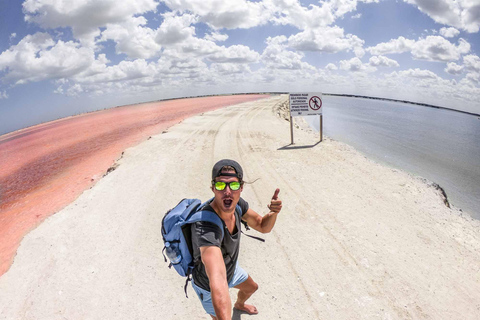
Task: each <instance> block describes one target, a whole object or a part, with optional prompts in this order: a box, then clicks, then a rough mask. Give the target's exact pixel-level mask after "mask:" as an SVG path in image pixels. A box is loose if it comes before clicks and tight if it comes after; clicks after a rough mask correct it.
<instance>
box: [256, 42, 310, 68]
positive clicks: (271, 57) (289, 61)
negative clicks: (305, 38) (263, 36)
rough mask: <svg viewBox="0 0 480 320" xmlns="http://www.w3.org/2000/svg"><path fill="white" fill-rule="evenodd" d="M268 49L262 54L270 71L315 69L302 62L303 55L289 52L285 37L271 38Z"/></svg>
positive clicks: (263, 60)
mask: <svg viewBox="0 0 480 320" xmlns="http://www.w3.org/2000/svg"><path fill="white" fill-rule="evenodd" d="M266 42H267V47H266V48H265V50H264V51H263V53H262V57H261V59H262V62H263V64H264V65H265V66H266V67H267V68H268V69H288V70H301V69H310V70H311V69H314V68H313V67H312V66H311V65H310V64H308V63H306V62H304V61H302V59H303V58H304V55H303V53H301V52H295V51H290V50H287V38H286V37H285V36H278V37H273V38H271V37H269V38H267V40H266Z"/></svg>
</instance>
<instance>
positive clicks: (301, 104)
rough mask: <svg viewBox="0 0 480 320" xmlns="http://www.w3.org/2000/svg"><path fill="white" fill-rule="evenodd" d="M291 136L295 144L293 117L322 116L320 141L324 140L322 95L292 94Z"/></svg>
mask: <svg viewBox="0 0 480 320" xmlns="http://www.w3.org/2000/svg"><path fill="white" fill-rule="evenodd" d="M289 96H290V135H291V138H292V139H291V140H292V142H291V143H292V144H293V143H294V142H293V121H292V120H293V117H297V116H302V117H303V116H314V115H320V128H319V129H320V141H322V140H323V117H322V94H321V93H290V95H289Z"/></svg>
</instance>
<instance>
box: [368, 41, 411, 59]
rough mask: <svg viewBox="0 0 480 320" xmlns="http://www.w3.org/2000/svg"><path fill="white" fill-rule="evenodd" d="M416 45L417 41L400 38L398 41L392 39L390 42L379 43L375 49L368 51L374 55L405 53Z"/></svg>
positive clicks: (371, 48)
mask: <svg viewBox="0 0 480 320" xmlns="http://www.w3.org/2000/svg"><path fill="white" fill-rule="evenodd" d="M414 45H415V40H409V39H406V38H404V37H398V39H392V40H390V41H389V42H383V43H379V44H377V45H376V46H374V47H369V48H367V49H366V50H367V51H368V52H370V53H371V54H373V55H382V54H390V53H403V52H408V51H411V50H412V48H413V46H414Z"/></svg>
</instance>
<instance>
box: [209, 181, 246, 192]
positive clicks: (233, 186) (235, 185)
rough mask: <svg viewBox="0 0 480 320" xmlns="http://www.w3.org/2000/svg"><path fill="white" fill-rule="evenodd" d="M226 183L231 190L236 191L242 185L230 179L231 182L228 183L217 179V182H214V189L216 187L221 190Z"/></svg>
mask: <svg viewBox="0 0 480 320" xmlns="http://www.w3.org/2000/svg"><path fill="white" fill-rule="evenodd" d="M227 184H228V186H229V187H230V190H232V191H237V190H238V189H240V187H241V185H242V184H241V183H240V182H238V181H232V182H228V183H227V182H223V181H217V182H215V189H217V190H218V191H222V190H224V189H225V188H226V187H227Z"/></svg>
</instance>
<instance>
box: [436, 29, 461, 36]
mask: <svg viewBox="0 0 480 320" xmlns="http://www.w3.org/2000/svg"><path fill="white" fill-rule="evenodd" d="M459 34H460V31H458V30H457V29H455V28H451V27H450V28H441V29H440V35H442V36H444V37H445V38H454V37H456V36H458V35H459Z"/></svg>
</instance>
